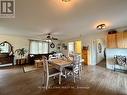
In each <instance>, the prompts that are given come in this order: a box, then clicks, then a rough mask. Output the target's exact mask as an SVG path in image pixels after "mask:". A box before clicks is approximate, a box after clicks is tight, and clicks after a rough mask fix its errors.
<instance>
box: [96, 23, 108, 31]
mask: <svg viewBox="0 0 127 95" xmlns="http://www.w3.org/2000/svg"><path fill="white" fill-rule="evenodd" d="M96 28H97V29H98V30H102V29H105V28H106V25H105V24H100V25H98V26H97V27H96Z"/></svg>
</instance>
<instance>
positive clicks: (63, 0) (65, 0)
mask: <svg viewBox="0 0 127 95" xmlns="http://www.w3.org/2000/svg"><path fill="white" fill-rule="evenodd" d="M69 1H71V0H62V2H69Z"/></svg>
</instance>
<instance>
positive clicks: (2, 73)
mask: <svg viewBox="0 0 127 95" xmlns="http://www.w3.org/2000/svg"><path fill="white" fill-rule="evenodd" d="M41 82H42V69H41V68H40V69H37V70H33V71H30V72H27V73H23V72H22V69H21V68H19V67H14V68H5V69H1V68H0V95H127V74H125V73H120V72H114V71H111V70H107V69H106V68H103V67H100V66H85V67H84V68H83V72H82V79H81V80H77V82H76V83H75V84H74V83H73V81H72V79H71V77H70V78H68V79H65V78H62V84H61V85H59V84H58V79H55V80H53V79H50V86H49V87H50V88H49V89H48V90H47V91H44V90H43V89H41Z"/></svg>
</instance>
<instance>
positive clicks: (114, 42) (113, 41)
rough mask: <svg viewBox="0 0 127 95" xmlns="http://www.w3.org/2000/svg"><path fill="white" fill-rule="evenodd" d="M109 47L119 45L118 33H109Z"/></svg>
mask: <svg viewBox="0 0 127 95" xmlns="http://www.w3.org/2000/svg"><path fill="white" fill-rule="evenodd" d="M107 42H108V43H107V47H108V48H116V47H117V35H116V34H108V35H107Z"/></svg>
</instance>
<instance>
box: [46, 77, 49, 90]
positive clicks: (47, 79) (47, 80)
mask: <svg viewBox="0 0 127 95" xmlns="http://www.w3.org/2000/svg"><path fill="white" fill-rule="evenodd" d="M48 82H49V77H47V78H46V90H47V88H48Z"/></svg>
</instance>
